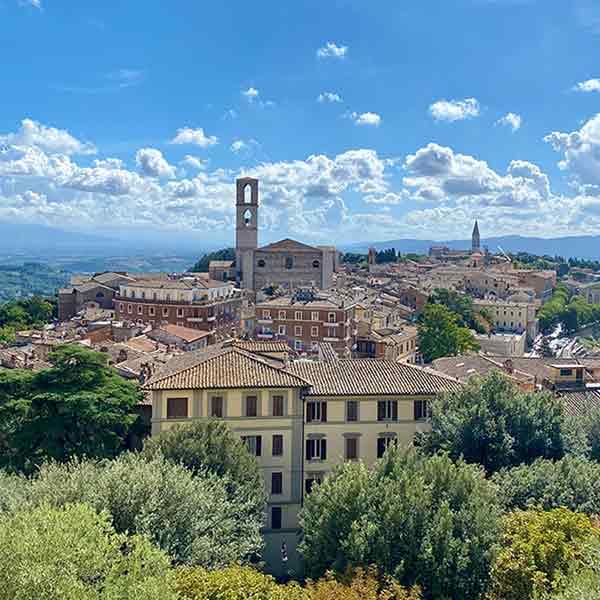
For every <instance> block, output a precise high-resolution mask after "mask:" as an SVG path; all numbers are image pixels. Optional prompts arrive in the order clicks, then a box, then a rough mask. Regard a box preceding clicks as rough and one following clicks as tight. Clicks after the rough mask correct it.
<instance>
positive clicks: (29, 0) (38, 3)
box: [19, 0, 42, 9]
mask: <svg viewBox="0 0 600 600" xmlns="http://www.w3.org/2000/svg"><path fill="white" fill-rule="evenodd" d="M19 4H20V5H21V6H32V7H33V8H37V9H41V8H42V0H19Z"/></svg>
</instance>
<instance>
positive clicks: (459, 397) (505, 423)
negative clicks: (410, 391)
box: [418, 373, 565, 473]
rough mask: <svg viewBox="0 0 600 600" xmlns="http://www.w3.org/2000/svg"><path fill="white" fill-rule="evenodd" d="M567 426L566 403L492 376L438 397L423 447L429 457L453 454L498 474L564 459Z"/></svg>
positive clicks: (422, 441)
mask: <svg viewBox="0 0 600 600" xmlns="http://www.w3.org/2000/svg"><path fill="white" fill-rule="evenodd" d="M563 423H564V416H563V409H562V404H561V402H560V401H559V400H557V399H556V398H555V397H554V396H553V395H551V394H550V393H546V392H532V393H524V392H521V391H520V390H519V389H518V388H517V387H516V386H515V385H514V384H513V383H512V382H511V381H510V380H509V379H508V378H507V377H505V376H503V375H502V374H500V373H492V374H491V375H489V376H488V377H486V378H485V379H482V378H471V379H470V380H469V381H468V382H467V383H466V384H465V385H464V386H463V387H462V388H461V389H460V390H458V391H456V392H449V393H446V394H442V395H440V396H438V397H437V398H436V399H435V400H434V401H433V402H432V403H431V431H430V432H427V433H425V434H423V435H421V436H420V438H419V440H418V443H419V445H421V446H422V447H423V448H424V450H425V451H427V452H429V453H434V452H437V451H440V450H441V451H444V452H448V453H449V455H450V456H451V457H452V458H459V457H464V459H465V460H466V461H467V462H470V463H478V464H480V465H482V466H483V467H484V469H485V470H486V472H488V473H493V472H494V471H497V470H499V469H501V468H502V467H510V466H514V465H519V464H521V463H531V462H533V461H534V460H535V459H536V458H561V457H562V456H563V454H564V452H565V437H564V433H563V428H562V426H563Z"/></svg>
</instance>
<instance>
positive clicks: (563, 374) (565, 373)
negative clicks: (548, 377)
mask: <svg viewBox="0 0 600 600" xmlns="http://www.w3.org/2000/svg"><path fill="white" fill-rule="evenodd" d="M572 374H573V370H572V369H561V370H560V376H561V377H569V376H570V375H572Z"/></svg>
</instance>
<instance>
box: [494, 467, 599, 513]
mask: <svg viewBox="0 0 600 600" xmlns="http://www.w3.org/2000/svg"><path fill="white" fill-rule="evenodd" d="M494 481H495V482H496V483H497V484H498V489H499V490H500V498H501V499H502V502H503V504H504V506H505V507H506V509H507V510H514V509H526V508H529V507H538V508H541V509H543V510H551V509H553V508H558V507H560V506H564V507H566V508H568V509H570V510H573V511H575V512H580V513H585V514H588V515H598V514H600V463H597V462H595V461H590V460H587V459H585V458H581V457H573V456H567V457H565V458H563V459H561V460H558V461H551V460H544V459H539V460H536V461H535V462H534V463H533V464H531V465H521V466H519V467H514V468H512V469H503V470H501V471H499V472H498V473H496V474H495V475H494Z"/></svg>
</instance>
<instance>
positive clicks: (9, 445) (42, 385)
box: [0, 345, 141, 472]
mask: <svg viewBox="0 0 600 600" xmlns="http://www.w3.org/2000/svg"><path fill="white" fill-rule="evenodd" d="M49 358H50V361H51V363H52V367H51V368H50V369H45V370H43V371H39V372H37V373H33V372H31V371H19V370H5V371H0V467H2V468H5V469H9V470H13V471H24V472H32V471H34V470H35V469H36V468H37V467H38V466H39V465H40V464H41V463H42V462H44V461H45V460H48V459H54V460H58V461H66V460H68V459H69V458H71V457H73V456H90V457H111V456H116V455H117V454H118V453H119V452H121V451H122V450H123V449H124V447H125V440H126V437H127V434H128V432H129V431H130V430H131V429H132V427H133V426H134V424H135V423H136V422H137V420H138V416H137V415H136V414H135V413H134V409H135V407H136V405H137V404H138V403H139V401H140V400H141V392H140V391H139V389H138V388H137V386H136V385H135V384H134V383H131V382H129V381H125V380H124V379H123V378H122V377H120V376H119V375H118V374H117V372H116V371H115V370H114V369H112V368H110V367H108V366H107V358H108V357H107V355H106V354H104V353H100V352H93V351H91V350H88V349H86V348H84V347H82V346H74V345H62V346H59V347H58V348H57V349H56V350H55V351H54V352H52V353H51V354H50V357H49Z"/></svg>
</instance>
